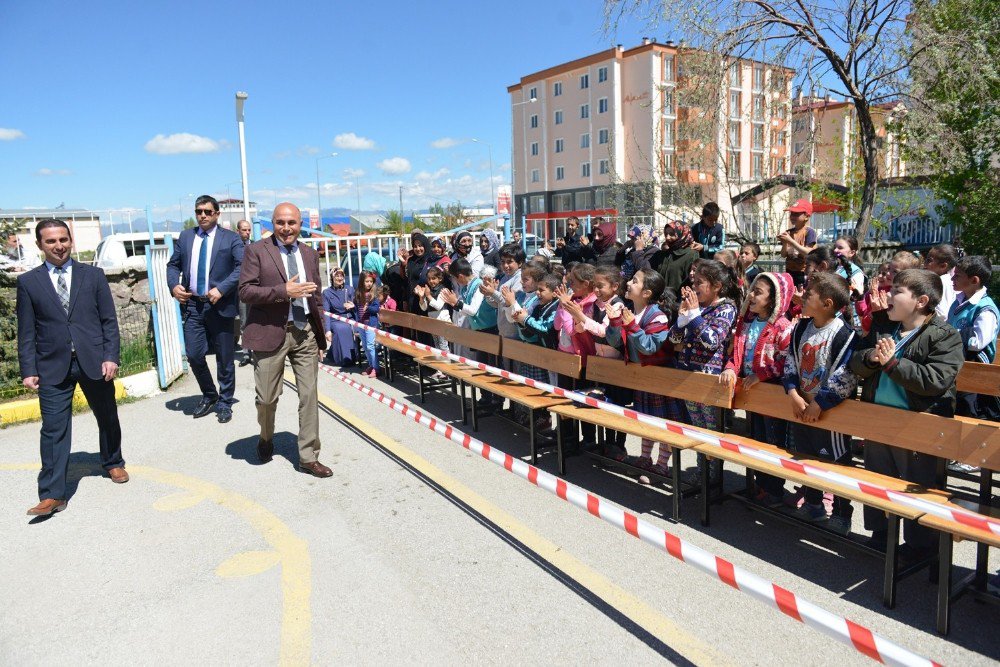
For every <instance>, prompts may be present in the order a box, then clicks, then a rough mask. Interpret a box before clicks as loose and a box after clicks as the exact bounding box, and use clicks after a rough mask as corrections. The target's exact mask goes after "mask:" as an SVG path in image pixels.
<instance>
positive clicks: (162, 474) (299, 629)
mask: <svg viewBox="0 0 1000 667" xmlns="http://www.w3.org/2000/svg"><path fill="white" fill-rule="evenodd" d="M38 468H39V465H38V464H37V463H13V464H6V463H5V464H0V470H11V471H16V470H37V469H38ZM128 472H129V474H130V475H131V476H133V477H144V478H146V479H148V480H150V481H153V482H156V483H158V484H164V485H167V486H173V487H175V488H179V489H183V490H184V491H185V492H186V494H189V495H190V496H191V497H193V498H198V499H201V498H204V499H205V500H209V501H211V502H214V503H215V504H217V505H219V506H221V507H224V508H226V509H228V510H230V511H232V512H235V513H236V514H238V515H240V516H241V517H243V518H244V519H246V520H247V522H248V523H249V524H250V525H251V526H252V527H253V529H254V530H255V531H257V532H258V533H259V534H260V535H261V536H262V537H263V538H264V540H265V541H267V543H268V544H269V545H270V546H271V548H272V549H274V551H275V552H277V554H278V557H279V560H280V562H281V591H282V615H281V646H280V653H279V664H280V665H308V664H310V662H311V660H312V610H311V607H310V599H309V596H310V593H311V590H312V559H311V558H310V556H309V546H308V544H307V543H306V542H305V540H303V539H301V538H299V537H298V536H296V535H295V533H293V532H292V531H291V529H290V528H289V527H288V526H286V525H285V524H284V523H282V521H281V520H280V519H279V518H278V517H276V516H275V515H274V514H272V513H271V511H270V510H268V509H266V508H265V507H263V506H262V505H259V504H258V503H256V502H254V501H253V500H250V499H249V498H247V497H245V496H241V495H240V494H238V493H235V492H233V491H227V490H226V489H223V488H222V487H220V486H216V485H215V484H212V483H211V482H206V481H204V480H201V479H197V478H195V477H189V476H187V475H182V474H180V473H176V472H169V471H166V470H160V469H159V468H150V467H148V466H129V467H128ZM174 495H177V494H174ZM166 498H167V499H168V500H166V502H165V503H164V504H163V507H158V509H164V510H172V509H181V506H182V505H184V502H178V500H179V499H174V496H167V497H166ZM193 498H192V499H193ZM161 500H162V499H161ZM189 501H190V500H189ZM158 502H159V501H158ZM192 504H196V503H192ZM154 506H156V504H155V503H154ZM188 506H190V505H188ZM250 553H251V554H253V553H257V552H250ZM240 558H246V559H251V560H252V559H253V558H255V557H254V556H247V555H246V554H238V555H237V556H234V557H233V558H231V559H229V560H228V561H226V562H225V563H223V565H226V564H227V563H233V562H234V561H235V564H236V565H240V564H241V563H240V562H239V561H238V560H236V559H240ZM247 564H248V563H242V565H244V566H245V565H247ZM260 564H261V562H260V561H258V563H257V566H258V567H259V566H260ZM272 565H273V563H272ZM220 567H222V566H220ZM261 571H263V570H261ZM229 576H233V575H229Z"/></svg>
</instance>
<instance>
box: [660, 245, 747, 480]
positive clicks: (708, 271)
mask: <svg viewBox="0 0 1000 667" xmlns="http://www.w3.org/2000/svg"><path fill="white" fill-rule="evenodd" d="M738 297H739V292H738V290H737V287H736V276H735V274H734V272H733V270H732V269H731V268H729V267H728V266H726V265H724V264H722V263H720V262H717V261H715V260H713V259H703V260H699V261H698V263H697V264H696V265H695V269H694V276H693V277H692V280H691V287H684V288H682V289H681V302H680V311H679V312H678V315H677V321H676V322H675V323H674V325H673V327H671V329H670V342H671V343H674V344H675V345H679V346H680V347H679V349H678V352H677V359H676V366H677V368H679V369H681V370H685V371H697V372H700V373H708V374H710V375H719V374H720V373H722V367H723V365H724V363H725V356H726V350H727V348H728V345H729V335H730V332H731V331H732V329H733V323H734V321H735V320H736V305H735V303H734V301H736V300H737V299H738ZM684 405H685V407H686V408H687V413H688V418H689V419H690V421H691V424H692V425H693V426H698V427H701V428H706V429H709V430H712V431H718V430H719V428H720V426H721V424H719V419H718V408H715V407H713V406H710V405H702V404H701V403H695V402H694V401H684ZM703 459H704V455H702V454H699V459H698V461H699V464H700V462H701V461H702V460H703ZM721 478H722V461H720V460H718V459H716V460H714V461H712V466H711V469H710V471H709V480H710V482H711V483H712V484H715V483H716V482H718V481H720V480H721ZM688 482H689V483H692V484H696V483H699V482H700V476H699V474H698V473H697V471H695V472H694V473H693V474H692V475H690V476H689V478H688Z"/></svg>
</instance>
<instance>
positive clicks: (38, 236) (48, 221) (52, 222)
mask: <svg viewBox="0 0 1000 667" xmlns="http://www.w3.org/2000/svg"><path fill="white" fill-rule="evenodd" d="M47 227H62V228H63V229H65V230H66V234H67V235H68V236H69V238H70V239H71V240H72V238H73V233H72V232H71V231H70V230H69V225H67V224H66V223H65V222H64V221H62V220H56V219H55V218H45V219H44V220H39V221H38V224H37V225H35V240H36V241H41V240H42V230H43V229H46V228H47Z"/></svg>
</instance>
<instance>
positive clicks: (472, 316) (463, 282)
mask: <svg viewBox="0 0 1000 667" xmlns="http://www.w3.org/2000/svg"><path fill="white" fill-rule="evenodd" d="M448 273H449V275H450V276H451V279H452V281H453V282H454V283H455V287H456V289H457V290H458V291H457V292H455V291H452V290H450V289H445V290H442V291H441V298H442V299H444V302H445V303H446V304H448V305H449V306H451V318H452V323H453V324H454V325H455V326H458V327H465V328H466V329H472V330H474V331H482V332H484V333H496V332H497V309H496V308H494V307H492V306H491V305H490V304H488V303H486V299H484V298H483V293H482V292H480V291H479V286H480V285H481V284H482V282H483V281H482V278H480V277H479V276H477V275H475V274H474V273H473V271H472V264H470V263H469V260H467V259H456V260H455V261H453V262H452V263H451V264H450V265H449V266H448ZM459 347H460V346H459ZM463 352H466V353H467V352H468V350H465V349H464V348H463ZM462 356H469V355H468V354H463V355H462Z"/></svg>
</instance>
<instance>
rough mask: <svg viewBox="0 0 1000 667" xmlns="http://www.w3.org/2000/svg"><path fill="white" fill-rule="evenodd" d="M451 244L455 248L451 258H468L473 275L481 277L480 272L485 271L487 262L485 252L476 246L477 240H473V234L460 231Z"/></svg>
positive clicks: (453, 259)
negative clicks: (484, 258) (484, 259)
mask: <svg viewBox="0 0 1000 667" xmlns="http://www.w3.org/2000/svg"><path fill="white" fill-rule="evenodd" d="M451 246H452V248H453V249H454V252H452V254H451V260H452V261H455V260H456V259H464V260H466V261H467V262H469V264H471V265H472V273H473V275H475V276H476V277H479V274H480V273H482V272H483V266H484V265H485V262H484V261H483V253H481V252H480V251H479V248H477V247H476V242H475V240H473V238H472V234H470V233H469V232H458V233H457V234H455V236H454V238H452V241H451Z"/></svg>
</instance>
